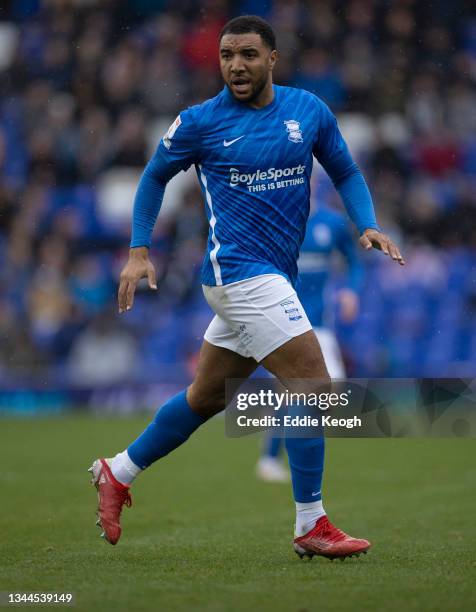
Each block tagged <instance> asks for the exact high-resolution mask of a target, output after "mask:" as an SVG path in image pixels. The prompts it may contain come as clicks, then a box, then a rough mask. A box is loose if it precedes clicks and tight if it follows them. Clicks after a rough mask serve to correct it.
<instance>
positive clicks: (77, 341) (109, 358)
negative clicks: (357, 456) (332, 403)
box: [0, 0, 476, 385]
mask: <svg viewBox="0 0 476 612" xmlns="http://www.w3.org/2000/svg"><path fill="white" fill-rule="evenodd" d="M246 13H255V14H260V15H262V16H263V17H265V18H267V19H268V20H269V21H270V22H271V23H272V24H273V26H274V28H275V30H276V34H277V39H278V50H279V52H280V59H279V62H278V65H277V70H276V75H275V80H276V82H278V83H281V84H287V85H292V86H296V87H303V88H305V89H308V90H310V91H313V92H314V93H316V94H318V95H320V96H321V97H322V98H324V99H325V100H326V101H327V102H328V103H329V105H330V106H331V108H332V109H333V110H334V111H335V112H336V113H337V114H338V115H339V117H340V119H341V124H342V128H343V130H344V133H345V135H346V137H348V140H349V143H350V145H351V148H352V150H353V152H354V154H355V155H356V157H357V159H358V161H359V163H360V164H361V166H362V168H363V170H364V173H365V175H366V177H367V178H368V181H369V183H370V185H371V189H372V193H373V195H374V200H375V202H376V207H377V212H378V218H379V221H380V223H381V225H382V226H383V227H384V228H385V229H386V230H388V231H389V232H391V233H392V234H393V235H394V236H395V238H396V239H397V240H398V241H399V242H400V243H401V244H402V248H403V249H404V250H405V251H406V255H407V259H408V262H409V263H408V267H407V270H406V271H405V272H403V271H401V270H393V269H390V268H389V267H388V262H385V261H383V258H378V257H377V258H376V257H369V258H367V260H366V267H367V284H366V286H365V287H364V291H363V295H362V308H361V316H360V317H359V319H358V320H357V321H356V322H355V324H354V325H351V326H349V325H347V326H343V325H340V326H339V328H338V331H339V334H340V337H341V339H342V341H343V343H344V350H345V353H346V355H347V360H348V365H349V368H350V371H349V373H350V374H351V375H354V376H386V375H389V376H390V375H391V376H423V375H427V376H449V375H453V376H456V375H467V376H469V375H472V373H471V367H473V371H474V364H475V363H476V327H475V324H474V320H475V317H474V315H475V310H476V255H475V253H476V7H475V5H474V3H473V2H463V1H454V0H453V1H450V0H433V1H432V2H418V1H417V0H386V1H383V0H349V1H346V2H344V1H340V0H319V1H311V0H309V1H304V0H269V1H266V0H264V1H258V0H241V1H238V0H236V1H233V0H204V1H202V2H198V1H194V0H173V1H172V0H149V1H146V0H101V1H95V0H87V1H86V0H82V1H79V0H78V1H74V0H18V1H16V0H15V1H13V0H11V1H10V2H9V1H7V2H2V4H1V5H0V92H1V98H0V257H1V261H2V266H1V268H0V381H2V382H3V383H4V384H10V383H12V382H15V381H16V382H18V381H27V380H31V379H32V377H33V378H35V379H36V380H37V381H47V382H48V381H54V380H61V381H70V382H72V383H75V384H86V385H87V384H91V385H94V384H108V383H114V382H115V381H117V380H122V381H124V380H131V381H136V382H137V381H150V380H154V381H157V380H167V381H170V380H172V379H177V380H184V379H187V378H189V377H190V375H191V373H192V372H193V368H194V364H195V362H196V354H197V349H198V347H199V345H200V342H201V336H202V333H203V331H204V328H205V327H206V324H207V323H208V320H209V318H210V311H209V309H208V307H207V306H206V304H204V302H203V299H202V296H201V291H200V286H199V279H198V269H199V266H200V263H201V258H202V254H203V249H204V245H205V239H206V232H207V227H206V220H205V216H204V214H203V211H202V203H201V197H200V193H199V191H198V188H197V185H196V184H194V183H190V184H188V185H187V186H186V189H184V190H182V192H181V196H180V201H179V202H177V203H176V206H175V208H174V209H173V212H172V213H171V214H168V215H166V216H165V218H164V220H161V221H160V222H159V224H158V226H157V230H156V233H155V236H154V257H155V260H156V263H157V268H158V272H159V277H160V286H159V292H158V293H157V294H152V293H150V292H147V291H145V290H140V291H139V294H138V299H137V303H136V308H134V309H133V310H132V311H131V312H130V313H128V314H127V315H126V316H124V317H122V318H119V317H118V316H117V315H116V307H115V293H116V286H117V278H118V274H119V271H120V269H121V267H122V264H123V263H124V260H125V257H126V256H127V248H128V238H129V231H130V220H129V219H130V208H129V210H127V211H126V213H127V214H124V215H122V216H119V217H118V216H117V215H115V214H114V212H113V211H114V206H113V205H112V206H107V202H106V203H105V202H103V200H105V199H106V196H104V195H103V196H101V193H103V191H104V190H103V191H101V190H102V186H103V185H104V181H105V179H106V178H107V177H114V176H119V175H117V174H114V173H115V172H116V173H117V172H118V171H119V172H120V173H121V174H120V176H121V177H122V178H123V177H124V176H126V177H129V179H128V180H129V182H132V184H133V185H135V184H136V182H137V180H138V177H139V176H140V172H141V169H142V168H143V166H144V165H145V163H146V161H147V159H148V158H149V156H150V155H151V153H152V152H153V150H154V147H155V146H156V144H157V143H158V139H159V137H160V135H161V134H160V133H157V130H156V128H155V127H154V126H157V125H165V126H167V125H168V123H169V122H170V121H171V120H172V119H173V118H174V117H175V115H176V114H177V113H178V111H180V110H181V109H183V108H185V107H187V106H188V105H191V104H194V103H198V102H200V101H202V100H204V99H206V98H208V97H212V96H214V95H215V94H216V93H217V92H218V91H219V89H220V88H221V87H222V84H221V79H220V75H219V71H218V61H217V38H218V34H219V32H220V29H221V27H222V26H223V25H224V23H225V22H226V21H227V20H228V19H229V18H231V17H233V16H236V15H238V14H246ZM131 177H132V178H131ZM112 193H113V194H114V191H113V192H112ZM111 197H113V196H111V195H109V198H111ZM317 197H318V200H319V199H322V200H323V201H324V200H326V201H328V203H329V204H330V205H335V203H336V201H337V198H336V196H335V194H334V193H333V192H332V190H330V189H329V188H328V186H326V182H325V181H323V182H322V188H318V189H317ZM129 199H130V198H129ZM131 204H132V202H130V205H131ZM362 346H366V347H368V350H367V351H365V356H364V357H362V350H361V347H362Z"/></svg>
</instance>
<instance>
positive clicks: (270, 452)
mask: <svg viewBox="0 0 476 612" xmlns="http://www.w3.org/2000/svg"><path fill="white" fill-rule="evenodd" d="M272 434H273V430H271V431H270V432H267V433H266V436H265V440H264V447H263V457H272V458H273V459H277V458H278V456H279V453H280V451H281V448H282V446H283V439H282V438H279V437H278V436H276V435H272Z"/></svg>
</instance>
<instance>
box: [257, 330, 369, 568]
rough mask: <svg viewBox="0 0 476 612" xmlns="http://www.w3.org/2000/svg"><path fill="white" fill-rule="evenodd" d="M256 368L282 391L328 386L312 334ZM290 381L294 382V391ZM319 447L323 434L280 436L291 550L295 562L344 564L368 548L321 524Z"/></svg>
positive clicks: (323, 517) (321, 456)
mask: <svg viewBox="0 0 476 612" xmlns="http://www.w3.org/2000/svg"><path fill="white" fill-rule="evenodd" d="M262 363H263V365H264V366H265V367H266V368H267V369H268V370H269V371H270V372H271V373H273V374H274V375H275V376H277V377H278V378H279V379H280V380H281V381H282V382H283V383H284V384H285V385H286V386H287V387H288V388H289V387H291V388H292V389H293V390H296V391H298V392H306V393H319V392H322V390H323V385H324V387H326V386H328V384H329V382H330V377H329V374H328V372H327V367H326V364H325V362H324V358H323V355H322V351H321V348H320V346H319V342H318V340H317V338H316V335H315V334H314V332H313V331H308V332H306V333H304V334H302V335H300V336H297V337H295V338H293V339H292V340H290V341H289V342H287V343H285V344H283V345H282V346H280V347H278V348H277V349H276V350H275V351H273V352H272V353H271V354H270V355H268V356H267V357H266V358H265V359H264V360H263V362H262ZM293 379H298V380H299V382H298V383H296V385H295V386H293ZM303 379H305V380H303ZM290 410H293V408H292V407H291V408H290ZM324 448H325V444H324V436H323V435H321V436H319V437H317V438H298V437H292V435H289V436H287V437H286V450H287V451H288V457H289V466H290V469H291V475H292V483H293V493H294V499H295V502H296V526H295V539H294V549H295V551H296V552H297V553H298V554H299V555H300V556H301V557H302V556H304V555H306V556H310V557H312V556H313V555H314V554H318V555H323V556H326V557H329V558H330V559H334V558H337V557H339V558H341V559H344V558H345V557H347V556H352V555H359V554H360V553H362V552H366V551H367V550H368V548H369V547H370V544H369V542H367V540H362V539H357V538H352V537H351V536H348V535H347V534H345V533H344V532H343V531H341V530H340V529H337V528H336V527H334V525H332V523H330V522H329V521H328V519H327V516H326V513H325V511H324V508H323V506H322V496H321V495H322V494H321V485H322V475H323V469H324Z"/></svg>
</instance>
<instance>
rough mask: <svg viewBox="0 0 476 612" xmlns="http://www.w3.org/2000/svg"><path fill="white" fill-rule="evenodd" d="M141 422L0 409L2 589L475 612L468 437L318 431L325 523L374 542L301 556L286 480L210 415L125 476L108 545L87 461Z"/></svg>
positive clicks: (236, 606) (213, 606) (89, 601)
mask: <svg viewBox="0 0 476 612" xmlns="http://www.w3.org/2000/svg"><path fill="white" fill-rule="evenodd" d="M145 423H146V419H145V418H134V419H115V420H106V419H94V418H87V417H82V418H64V419H51V420H49V419H46V420H36V421H11V420H8V421H6V420H3V421H0V432H1V438H0V439H1V447H0V448H1V464H0V466H1V468H0V496H1V506H0V507H1V510H0V518H1V521H0V591H10V590H21V591H37V592H38V591H43V592H44V591H73V592H74V593H75V595H76V599H77V606H76V609H78V610H88V611H91V610H133V611H136V610H163V611H165V612H170V611H174V610H180V611H182V610H183V611H185V610H186V611H195V610H207V611H217V612H218V611H220V612H221V611H228V610H230V611H246V612H248V611H249V612H251V611H261V610H264V611H267V610H270V611H273V612H278V611H281V610H283V611H284V610H286V611H295V612H304V611H309V612H311V611H312V610H320V611H326V610H358V611H360V610H365V611H373V610H376V611H382V610H385V612H388V611H392V610H415V611H416V610H418V611H422V610H425V611H426V610H445V611H448V610H458V611H461V610H475V609H476V554H475V550H476V526H475V519H476V511H475V510H476V494H475V493H476V490H475V489H476V487H475V485H476V461H475V458H476V440H474V439H473V440H468V439H457V440H415V439H414V440H401V439H399V440H336V439H334V440H329V441H328V453H327V469H326V478H325V483H324V485H325V486H324V489H325V503H326V508H327V511H328V513H329V515H330V516H331V519H332V520H333V521H334V522H335V523H336V524H337V525H338V526H340V527H342V528H343V529H345V530H347V531H349V532H350V533H351V534H354V535H357V536H362V537H366V538H368V539H370V540H371V541H372V542H373V544H374V546H373V548H372V550H371V551H370V553H369V554H368V555H367V556H365V557H360V558H359V559H347V560H346V561H345V562H344V563H341V562H340V561H334V562H333V563H331V562H329V561H328V560H326V559H323V558H314V559H313V560H312V561H300V560H299V559H298V557H297V556H296V555H295V554H294V553H293V552H292V550H291V546H290V540H291V534H292V523H293V518H294V516H293V515H294V508H293V502H292V499H291V495H290V490H289V487H288V486H286V485H284V486H283V485H269V484H268V485H265V484H261V483H258V482H257V481H256V480H255V478H254V474H253V468H254V462H255V459H256V454H257V449H258V439H257V438H256V437H254V436H253V437H248V438H243V439H240V440H236V439H227V438H225V436H224V423H223V421H222V420H219V419H217V420H214V421H212V422H211V423H209V424H208V425H207V426H206V427H204V428H203V429H202V431H200V432H198V433H197V434H195V435H194V436H193V437H192V439H191V440H190V441H189V443H188V444H186V445H185V446H183V447H182V448H180V449H178V451H176V452H175V453H173V454H172V455H171V456H169V457H167V458H166V459H164V460H163V461H161V462H160V463H159V464H157V465H155V466H154V467H153V468H152V469H151V470H150V471H149V472H148V473H145V474H144V475H142V476H141V477H140V479H139V480H138V481H137V482H136V484H135V486H134V505H133V507H132V508H131V509H125V511H124V520H123V526H124V533H123V538H122V540H121V542H120V543H119V545H118V546H116V547H112V546H109V545H107V544H105V543H104V542H103V541H102V540H101V539H100V538H99V531H98V529H97V528H96V527H95V526H94V522H95V505H96V495H95V491H94V489H93V488H92V487H89V486H88V484H87V483H88V474H87V473H86V469H87V468H88V467H89V465H90V463H91V460H92V459H94V458H95V457H96V456H98V455H99V454H109V455H110V454H113V453H114V452H117V450H122V448H124V447H125V446H126V445H127V443H128V442H129V441H130V440H131V439H132V438H133V437H134V436H135V435H136V433H138V432H139V431H140V430H141V429H142V427H143V425H144V424H145Z"/></svg>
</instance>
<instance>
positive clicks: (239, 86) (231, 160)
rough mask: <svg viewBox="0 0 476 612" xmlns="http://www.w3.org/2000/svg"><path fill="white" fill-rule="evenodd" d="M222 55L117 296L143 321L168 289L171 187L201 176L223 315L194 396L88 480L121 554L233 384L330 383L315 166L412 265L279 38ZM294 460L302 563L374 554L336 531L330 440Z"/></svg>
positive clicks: (155, 169)
mask: <svg viewBox="0 0 476 612" xmlns="http://www.w3.org/2000/svg"><path fill="white" fill-rule="evenodd" d="M219 54H220V66H221V72H222V75H223V78H224V81H225V87H224V88H223V90H222V91H221V92H220V93H219V94H218V95H217V96H216V97H214V98H212V99H210V100H207V101H206V102H204V103H203V104H199V105H197V106H194V107H192V108H189V109H187V110H185V111H183V112H181V113H180V115H179V116H178V117H177V119H176V120H175V121H174V122H173V124H172V125H171V127H170V128H169V130H168V132H167V133H166V134H165V136H164V137H163V138H162V140H161V141H160V144H159V146H158V148H157V151H156V152H155V154H154V156H153V157H152V159H151V160H150V162H149V163H148V164H147V166H146V168H145V171H144V173H143V175H142V178H141V180H140V183H139V187H138V190H137V194H136V198H135V203H134V212H133V223H132V240H131V245H130V246H131V249H130V254H129V259H128V262H127V263H126V265H125V267H124V269H123V271H122V273H121V278H120V285H119V293H118V301H119V312H120V313H123V312H126V311H128V310H130V309H131V308H132V306H133V302H134V292H135V289H136V285H137V283H138V281H139V280H140V279H141V278H147V279H148V283H149V286H150V288H152V289H156V288H157V287H156V275H155V270H154V266H153V264H152V262H151V260H150V259H149V245H150V241H151V234H152V229H153V227H154V223H155V221H156V218H157V214H158V212H159V208H160V205H161V202H162V198H163V194H164V190H165V186H166V184H167V181H168V180H169V179H170V178H171V177H172V176H174V175H175V174H177V173H178V172H179V171H180V170H184V169H186V168H188V167H189V166H190V165H191V164H194V165H195V168H196V171H197V175H198V178H199V181H200V184H201V189H202V192H203V196H204V199H205V203H206V204H205V207H206V211H207V215H208V219H209V223H210V231H209V238H208V248H207V252H206V255H205V259H204V263H203V268H202V284H203V291H204V294H205V298H206V299H207V301H208V303H209V304H210V306H211V308H212V309H213V310H214V312H215V313H216V316H215V317H214V318H213V320H212V321H211V323H210V326H209V327H208V329H207V331H206V333H205V338H204V342H203V345H202V348H201V352H200V358H199V364H198V369H197V374H196V376H195V379H194V381H193V382H192V384H191V385H190V386H189V387H188V388H187V389H185V390H184V391H182V392H181V393H179V394H178V395H176V396H175V397H172V399H170V400H169V401H168V402H166V403H165V404H164V405H163V406H162V407H161V408H160V410H159V411H158V412H157V414H156V416H155V418H154V420H153V421H152V422H151V424H150V425H149V426H148V427H147V428H146V429H145V431H144V432H143V433H142V434H141V435H140V436H139V437H138V438H137V439H136V440H135V441H134V442H132V443H131V444H130V446H129V447H128V448H127V449H126V450H124V451H123V452H120V453H118V454H117V455H116V456H115V457H114V458H112V459H104V458H101V459H97V460H96V461H95V462H94V463H93V465H92V467H91V468H90V470H91V472H92V474H93V477H92V481H93V483H94V484H95V485H96V487H97V489H98V497H99V519H98V524H99V525H100V526H101V528H102V530H103V534H104V535H103V537H104V538H105V539H106V540H107V541H108V542H110V543H111V544H116V542H117V541H118V540H119V537H120V535H121V527H120V513H121V510H122V508H123V506H124V505H130V504H131V496H130V492H129V487H130V485H131V483H132V481H133V480H134V478H136V477H137V475H138V474H139V473H140V472H142V471H143V470H145V469H147V468H148V467H149V466H150V465H152V463H154V462H155V461H157V460H158V459H160V458H162V457H164V456H165V455H167V454H168V453H170V452H171V451H173V450H174V449H175V448H177V447H178V446H179V445H180V444H183V443H184V442H185V441H186V440H187V439H188V437H189V436H190V435H191V434H192V433H193V432H194V431H195V430H196V429H198V428H199V427H200V426H201V425H203V424H204V423H205V422H206V421H207V420H208V419H209V418H210V417H212V416H213V415H215V414H217V413H218V412H221V411H222V410H223V409H224V408H225V379H227V378H246V377H248V376H249V375H250V374H251V373H252V372H253V371H254V370H255V369H256V367H257V366H258V364H259V363H260V364H262V365H263V366H264V367H265V368H266V369H267V370H268V371H269V372H270V373H271V374H273V375H274V376H276V377H277V378H278V379H280V380H282V381H283V380H290V379H306V380H307V381H308V382H309V389H308V391H309V392H318V391H319V388H321V389H322V386H321V385H322V382H323V381H324V382H325V381H329V375H328V373H327V369H326V366H325V363H324V360H323V358H322V354H321V349H320V347H319V343H318V341H317V339H316V336H315V334H314V332H313V331H312V326H311V324H310V322H309V319H308V318H307V316H306V313H305V312H304V310H303V309H302V306H301V304H300V303H299V299H298V297H297V295H296V291H295V289H294V283H295V281H296V276H297V264H296V262H297V259H298V254H299V247H300V245H301V242H302V240H303V238H304V233H305V227H306V221H307V217H308V214H309V179H310V176H311V170H312V160H313V155H314V156H315V157H316V158H317V160H318V161H319V162H320V163H321V164H322V166H323V167H324V169H325V170H326V172H327V173H328V175H329V176H330V177H331V179H332V180H333V182H334V185H335V186H336V188H337V190H338V191H339V193H340V195H341V197H342V199H343V201H344V203H345V206H346V208H347V211H348V212H349V214H350V216H351V218H352V220H353V221H354V223H355V224H356V225H357V227H358V229H359V231H360V233H361V237H360V243H361V245H362V246H363V247H364V248H366V249H370V248H372V247H374V248H378V249H381V250H382V251H383V252H384V253H385V254H387V255H389V256H390V257H391V259H393V260H394V261H396V262H399V263H400V264H403V263H404V262H403V259H402V256H401V254H400V252H399V250H398V248H397V247H396V246H395V244H393V242H392V241H391V240H390V238H388V237H387V236H386V235H385V234H383V233H382V232H381V231H380V230H379V228H378V226H377V223H376V220H375V214H374V210H373V205H372V200H371V197H370V194H369V191H368V188H367V185H366V183H365V181H364V179H363V177H362V174H361V173H360V171H359V169H358V167H357V166H356V165H355V164H354V162H353V161H352V159H351V156H350V154H349V151H348V149H347V147H346V145H345V142H344V141H343V139H342V136H341V134H340V132H339V130H338V127H337V124H336V120H335V118H334V116H333V115H332V113H331V111H330V110H329V108H328V107H327V106H326V105H325V104H324V103H323V102H322V101H321V100H320V99H319V98H317V97H316V96H314V95H312V94H310V93H309V92H307V91H303V90H300V89H291V88H288V87H278V86H276V85H274V84H273V80H272V74H273V68H274V65H275V63H276V59H277V51H276V42H275V36H274V32H273V30H272V28H271V27H270V25H269V24H268V23H267V22H266V21H264V20H262V19H261V18H259V17H255V16H243V17H238V18H236V19H233V20H232V21H230V22H229V23H228V24H226V25H225V27H224V29H223V30H222V32H221V35H220V49H219ZM290 301H292V302H293V303H294V309H293V313H292V316H291V315H290V314H289V312H288V311H289V306H288V304H289V302H290ZM287 451H288V455H289V460H290V466H291V476H292V482H293V492H294V498H295V501H296V525H295V539H294V548H295V550H296V552H297V553H298V554H299V555H304V554H306V555H309V556H312V555H315V554H318V555H324V556H326V557H330V558H336V557H341V558H345V557H346V556H349V555H352V554H358V553H360V552H364V551H366V550H367V549H368V548H369V546H370V544H369V542H367V540H363V539H356V538H352V537H350V536H348V535H346V534H345V533H344V532H343V531H341V530H340V529H337V528H336V527H334V525H332V523H331V522H330V521H329V520H328V518H327V516H326V513H325V511H324V509H323V506H322V501H321V498H320V493H319V492H320V490H321V478H322V454H323V453H322V439H303V438H289V439H288V440H287Z"/></svg>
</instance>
